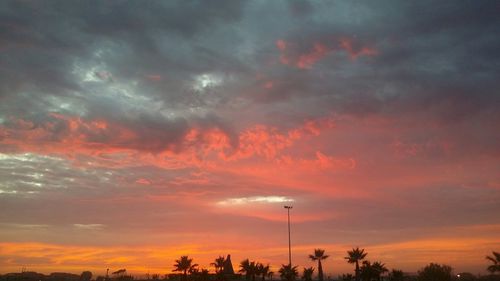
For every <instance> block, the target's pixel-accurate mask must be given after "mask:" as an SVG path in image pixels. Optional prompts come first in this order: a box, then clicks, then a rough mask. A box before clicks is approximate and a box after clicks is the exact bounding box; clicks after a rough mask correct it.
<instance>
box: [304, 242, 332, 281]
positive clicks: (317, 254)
mask: <svg viewBox="0 0 500 281" xmlns="http://www.w3.org/2000/svg"><path fill="white" fill-rule="evenodd" d="M328 257H329V256H328V255H325V250H323V249H314V255H309V258H310V259H311V260H313V261H318V280H319V281H323V266H322V264H321V261H322V260H326V259H327V258H328Z"/></svg>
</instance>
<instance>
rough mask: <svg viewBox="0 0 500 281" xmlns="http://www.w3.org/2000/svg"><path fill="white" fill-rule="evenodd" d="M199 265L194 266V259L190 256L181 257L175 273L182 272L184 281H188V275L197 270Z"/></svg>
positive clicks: (176, 261) (176, 264)
mask: <svg viewBox="0 0 500 281" xmlns="http://www.w3.org/2000/svg"><path fill="white" fill-rule="evenodd" d="M197 266H198V265H197V264H193V259H190V258H189V257H188V256H181V258H180V259H178V260H175V264H174V271H178V272H182V277H183V280H184V281H186V280H187V273H188V272H189V273H191V272H193V271H195V270H196V267H197Z"/></svg>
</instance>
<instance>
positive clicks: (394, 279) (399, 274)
mask: <svg viewBox="0 0 500 281" xmlns="http://www.w3.org/2000/svg"><path fill="white" fill-rule="evenodd" d="M404 278H405V275H404V272H403V271H402V270H399V269H393V270H392V272H391V273H390V274H389V281H403V280H404Z"/></svg>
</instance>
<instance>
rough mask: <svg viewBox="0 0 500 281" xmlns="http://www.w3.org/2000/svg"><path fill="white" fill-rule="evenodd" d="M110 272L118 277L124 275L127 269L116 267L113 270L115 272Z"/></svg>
mask: <svg viewBox="0 0 500 281" xmlns="http://www.w3.org/2000/svg"><path fill="white" fill-rule="evenodd" d="M111 274H113V275H116V276H118V277H120V276H124V275H125V274H127V269H125V268H122V269H118V270H117V271H115V272H113V273H111Z"/></svg>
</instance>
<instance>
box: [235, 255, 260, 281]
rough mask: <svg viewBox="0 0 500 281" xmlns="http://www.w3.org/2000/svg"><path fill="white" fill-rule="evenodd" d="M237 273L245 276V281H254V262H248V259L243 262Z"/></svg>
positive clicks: (255, 271) (255, 270)
mask: <svg viewBox="0 0 500 281" xmlns="http://www.w3.org/2000/svg"><path fill="white" fill-rule="evenodd" d="M239 272H240V273H244V274H245V279H246V280H250V279H251V280H252V281H255V275H256V274H257V265H256V264H255V262H254V261H252V262H250V261H249V260H248V259H246V260H243V261H242V262H241V263H240V270H239Z"/></svg>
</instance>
